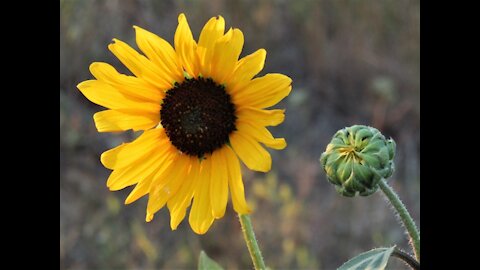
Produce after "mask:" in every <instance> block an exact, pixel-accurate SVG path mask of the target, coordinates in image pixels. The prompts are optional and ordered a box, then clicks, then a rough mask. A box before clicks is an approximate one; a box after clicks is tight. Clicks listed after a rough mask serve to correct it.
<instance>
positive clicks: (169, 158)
mask: <svg viewBox="0 0 480 270" xmlns="http://www.w3.org/2000/svg"><path fill="white" fill-rule="evenodd" d="M165 155H166V157H165V159H164V161H163V162H162V163H161V165H160V166H159V168H158V170H157V171H156V172H154V173H153V174H152V175H151V176H150V177H148V178H146V179H144V180H143V181H140V182H139V183H138V184H137V185H136V186H135V188H134V189H133V190H132V192H130V194H129V195H128V197H127V198H126V199H125V204H130V203H132V202H134V201H136V200H138V199H139V198H140V197H142V196H144V195H146V194H147V193H149V192H150V190H151V185H152V182H153V179H154V178H155V177H156V176H157V175H161V174H163V173H164V172H165V171H166V170H168V169H169V168H170V166H171V165H172V163H173V159H174V156H175V155H174V153H173V152H171V151H168V152H167V153H166V154H165ZM152 218H153V216H152Z"/></svg>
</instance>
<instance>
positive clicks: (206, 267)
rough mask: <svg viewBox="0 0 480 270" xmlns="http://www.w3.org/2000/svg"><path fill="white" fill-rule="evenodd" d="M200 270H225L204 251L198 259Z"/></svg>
mask: <svg viewBox="0 0 480 270" xmlns="http://www.w3.org/2000/svg"><path fill="white" fill-rule="evenodd" d="M198 270H223V268H222V267H221V266H220V265H219V264H218V263H217V262H215V261H214V260H212V259H210V258H209V257H208V256H207V254H206V253H205V252H204V251H203V250H202V251H200V256H199V257H198Z"/></svg>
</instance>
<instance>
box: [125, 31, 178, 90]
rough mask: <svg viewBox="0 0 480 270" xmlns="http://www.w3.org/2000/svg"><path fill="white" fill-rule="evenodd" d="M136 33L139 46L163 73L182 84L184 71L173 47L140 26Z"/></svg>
mask: <svg viewBox="0 0 480 270" xmlns="http://www.w3.org/2000/svg"><path fill="white" fill-rule="evenodd" d="M133 28H134V29H135V32H136V41H137V45H138V47H139V48H140V50H142V52H143V53H145V55H146V56H147V57H148V59H150V61H152V62H153V63H154V64H155V65H157V67H158V68H159V69H160V70H161V72H162V73H163V74H164V75H165V76H166V77H167V78H169V80H171V81H176V82H182V81H183V79H184V77H183V69H182V66H181V64H180V60H179V59H178V57H177V54H176V52H175V50H174V49H173V47H172V45H170V43H168V42H167V41H165V40H164V39H162V38H161V37H159V36H157V35H155V34H153V33H151V32H149V31H147V30H145V29H143V28H140V27H138V26H133Z"/></svg>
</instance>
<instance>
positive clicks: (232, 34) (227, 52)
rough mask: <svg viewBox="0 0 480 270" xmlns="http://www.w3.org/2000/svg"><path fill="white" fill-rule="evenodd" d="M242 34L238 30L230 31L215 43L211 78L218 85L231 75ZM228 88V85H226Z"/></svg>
mask: <svg viewBox="0 0 480 270" xmlns="http://www.w3.org/2000/svg"><path fill="white" fill-rule="evenodd" d="M243 41H244V39H243V33H242V31H240V30H239V29H233V30H232V29H230V30H229V31H228V32H227V33H226V34H225V35H224V36H223V37H221V38H220V39H218V40H217V42H216V43H215V51H214V52H213V56H212V68H211V74H209V75H211V77H212V78H213V79H214V80H215V81H216V82H217V83H219V84H223V83H225V81H226V80H227V79H228V78H229V76H230V75H231V74H232V72H233V70H234V69H235V65H236V64H237V60H238V57H239V56H240V53H241V52H242V48H243ZM227 86H228V85H227Z"/></svg>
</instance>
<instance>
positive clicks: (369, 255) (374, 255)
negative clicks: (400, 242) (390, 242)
mask: <svg viewBox="0 0 480 270" xmlns="http://www.w3.org/2000/svg"><path fill="white" fill-rule="evenodd" d="M394 248H395V246H393V247H391V248H375V249H372V250H370V251H367V252H364V253H362V254H360V255H358V256H356V257H354V258H352V259H350V260H349V261H347V262H346V263H344V264H343V265H342V266H340V268H338V269H337V270H366V269H368V270H383V269H385V267H386V266H387V262H388V259H389V258H390V254H392V251H393V249H394Z"/></svg>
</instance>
